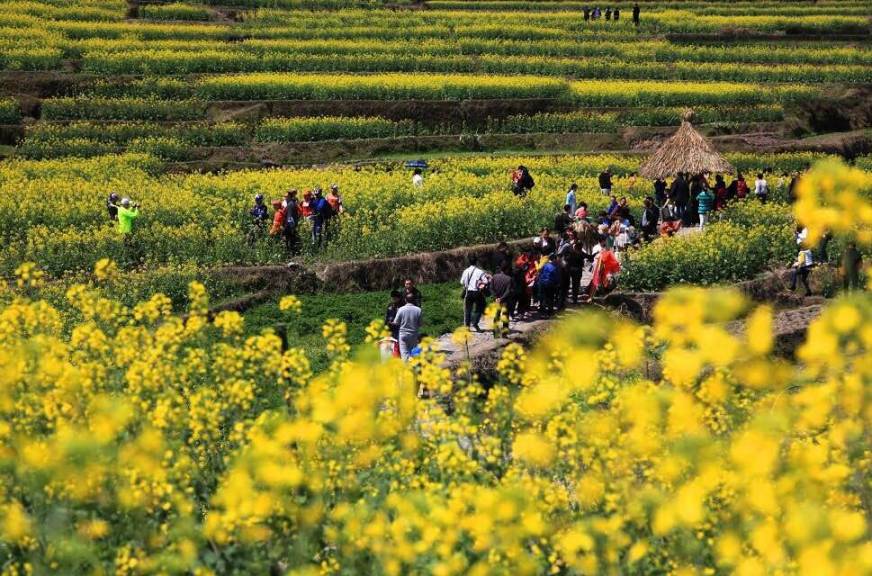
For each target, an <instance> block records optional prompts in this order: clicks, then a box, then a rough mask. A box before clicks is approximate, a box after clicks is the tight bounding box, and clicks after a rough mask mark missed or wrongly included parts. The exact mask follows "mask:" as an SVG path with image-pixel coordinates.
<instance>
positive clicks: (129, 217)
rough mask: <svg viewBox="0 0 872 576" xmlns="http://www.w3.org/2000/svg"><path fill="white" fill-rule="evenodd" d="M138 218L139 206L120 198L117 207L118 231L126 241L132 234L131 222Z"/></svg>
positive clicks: (128, 199)
mask: <svg viewBox="0 0 872 576" xmlns="http://www.w3.org/2000/svg"><path fill="white" fill-rule="evenodd" d="M138 217H139V204H137V203H134V202H131V201H130V198H126V197H125V198H122V199H121V205H120V206H118V231H119V232H120V233H121V235H122V236H124V238H125V239H127V238H128V237H129V236H130V235H131V234H132V233H133V222H134V221H135V220H136V219H137V218H138Z"/></svg>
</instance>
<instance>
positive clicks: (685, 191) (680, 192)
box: [669, 172, 690, 222]
mask: <svg viewBox="0 0 872 576" xmlns="http://www.w3.org/2000/svg"><path fill="white" fill-rule="evenodd" d="M669 197H670V198H672V202H673V203H674V205H675V212H676V215H677V216H678V218H679V219H680V220H681V221H682V222H684V213H685V212H687V203H688V202H690V186H689V185H688V183H687V179H686V178H685V177H684V173H682V172H679V173H678V175H677V176H676V177H675V180H673V181H672V188H670V190H669Z"/></svg>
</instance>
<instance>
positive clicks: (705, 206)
mask: <svg viewBox="0 0 872 576" xmlns="http://www.w3.org/2000/svg"><path fill="white" fill-rule="evenodd" d="M696 201H697V203H698V205H699V209H698V210H697V211H698V212H699V227H700V228H702V227H703V226H705V225H706V224H708V221H709V214H711V211H712V208H713V207H714V204H715V195H714V194H713V193H712V191H711V190H709V187H708V186H707V185H705V184H703V188H702V192H700V193H699V196H697V197H696Z"/></svg>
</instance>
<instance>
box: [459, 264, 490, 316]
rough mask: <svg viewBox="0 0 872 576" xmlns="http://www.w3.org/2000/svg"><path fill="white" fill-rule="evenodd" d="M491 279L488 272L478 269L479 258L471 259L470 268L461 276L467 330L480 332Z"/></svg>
mask: <svg viewBox="0 0 872 576" xmlns="http://www.w3.org/2000/svg"><path fill="white" fill-rule="evenodd" d="M488 283H489V278H488V274H487V272H485V271H484V270H482V269H481V268H479V267H478V258H477V257H476V256H474V255H473V256H470V257H469V266H468V267H467V268H466V270H464V271H463V274H461V276H460V285H461V286H462V287H463V291H462V292H461V295H462V296H463V325H464V326H466V327H467V328H470V329H472V330H475V331H476V332H480V331H481V329H480V328H479V326H478V323H479V322H480V321H481V315H482V314H483V313H484V304H485V291H486V290H487V288H488Z"/></svg>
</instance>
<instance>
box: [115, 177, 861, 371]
mask: <svg viewBox="0 0 872 576" xmlns="http://www.w3.org/2000/svg"><path fill="white" fill-rule="evenodd" d="M631 180H632V181H633V182H635V175H631ZM798 181H799V174H798V173H793V174H791V175H790V176H789V183H787V184H786V190H784V192H786V199H787V200H788V201H789V202H793V201H794V200H795V192H796V186H797V183H798ZM784 182H785V180H784V179H782V180H781V181H779V183H778V185H777V188H779V189H783V188H784ZM423 183H424V177H423V172H422V170H421V169H420V168H416V169H415V170H414V173H413V175H412V185H413V186H414V187H416V188H420V187H422V186H423ZM535 185H536V184H535V180H534V179H533V176H532V175H531V173H530V171H529V170H528V169H527V168H526V167H525V166H523V165H522V166H518V168H517V169H515V170H513V171H512V172H511V175H510V186H511V189H512V191H513V193H514V194H515V195H517V196H519V197H522V198H523V197H525V196H526V195H527V194H528V193H529V192H530V191H531V190H532V189H533V188H534V187H535ZM598 186H599V190H600V193H601V194H602V195H604V196H607V197H608V199H609V200H608V204H607V206H606V208H605V209H604V210H602V211H600V212H599V213H597V214H592V213H591V212H590V211H589V209H588V205H587V203H586V202H584V201H580V200H579V199H578V185H577V184H575V183H573V184H571V185H570V186H569V189H568V190H567V192H566V196H565V200H564V203H563V206H562V209H561V210H559V211H558V212H557V214H556V216H555V217H554V222H553V227H543V228H542V229H541V230H540V232H539V234H538V235H537V236H536V237H535V238H533V239H532V242H529V243H528V244H527V246H526V247H525V248H521V249H518V250H517V252H515V251H513V250H512V248H511V247H510V246H509V245H508V244H506V243H505V242H501V243H500V244H499V245H498V247H497V249H496V252H495V254H493V255H491V257H490V258H488V259H487V260H488V262H487V264H488V266H485V265H484V263H483V262H480V261H479V258H478V257H476V256H470V258H469V262H468V266H467V267H466V269H465V270H463V273H462V274H461V275H460V278H459V282H460V286H461V299H462V301H463V323H464V326H465V327H467V328H468V329H469V330H472V331H476V332H479V331H481V327H480V322H481V318H482V316H483V314H484V311H485V308H486V306H487V302H488V300H489V299H490V300H492V302H493V303H494V307H495V315H494V319H493V327H492V330H493V334H494V337H496V338H501V337H505V336H506V335H507V334H508V331H509V326H510V324H509V323H510V322H511V321H522V320H530V319H533V318H548V317H550V316H552V315H553V314H554V313H556V312H558V311H560V310H563V309H564V308H565V307H566V305H567V303H569V302H572V303H574V304H578V303H582V302H587V301H590V300H591V299H592V298H594V297H595V296H597V295H601V294H604V293H607V292H609V291H611V290H613V289H614V287H615V286H616V284H617V280H618V278H619V274H620V271H621V260H622V258H623V253H624V252H625V251H626V250H627V249H628V248H629V247H631V246H634V245H638V244H641V243H645V242H650V241H652V240H653V239H655V238H657V237H668V236H672V235H674V234H676V233H677V232H678V231H680V230H681V229H682V228H694V227H698V228H703V227H705V226H706V225H707V224H708V223H709V222H710V221H711V215H712V214H713V213H716V212H718V211H720V210H723V209H724V208H726V207H727V205H728V204H730V203H731V202H741V201H744V200H746V199H756V200H757V201H759V202H760V203H766V202H767V201H768V199H769V196H770V186H769V183H768V181H767V179H766V177H765V174H764V173H758V174H757V176H756V178H755V179H754V181H753V183H752V184H751V183H749V182H748V181H746V179H745V177H744V176H743V175H742V174H741V173H740V174H738V175H737V177H736V178H735V179H733V180H732V181H731V182H730V184H729V185H727V184H726V183H725V181H724V178H723V177H722V176H721V175H715V177H714V181H713V182H710V179H709V177H707V176H706V175H689V174H682V173H679V174H678V175H677V176H676V177H675V178H674V180H672V181H671V182H667V181H666V180H664V179H657V180H655V181H654V183H653V190H652V192H653V193H652V195H650V196H647V197H646V198H645V199H644V201H643V205H642V207H641V210H639V211H638V212H634V211H633V210H632V209H631V207H630V204H629V201H628V199H627V198H626V197H620V198H619V197H617V196H616V195H614V194H613V193H612V189H613V183H612V172H611V170H610V169H608V168H607V169H605V170H603V172H601V173H600V174H599V177H598ZM270 206H271V208H272V211H271V210H270ZM270 206H268V205H267V203H266V202H265V199H264V196H263V194H257V195H256V196H255V197H254V205H253V206H252V208H251V209H250V210H249V212H248V218H249V230H248V236H247V239H248V241H249V242H250V243H251V244H254V243H256V242H258V241H259V240H260V239H261V238H265V237H270V238H274V239H275V240H276V241H277V242H280V243H281V244H282V245H283V246H284V248H285V250H286V252H287V253H288V254H290V255H294V254H299V253H300V251H301V247H302V241H301V239H300V224H301V222H302V221H303V220H304V219H305V220H306V221H308V223H309V230H310V234H311V238H310V242H311V247H312V250H313V251H316V250H319V249H320V248H322V247H323V246H324V245H325V244H326V243H327V242H329V239H330V237H331V236H332V235H333V234H334V233H335V232H336V230H337V229H338V227H339V221H340V218H339V216H340V215H341V214H343V212H344V208H343V205H342V197H341V195H340V193H339V187H338V186H337V185H336V184H333V185H331V186H330V188H329V192H328V193H327V194H326V195H324V194H323V192H322V190H321V188H320V187H319V186H315V187H314V188H312V189H311V190H306V191H305V192H304V193H303V195H302V198H298V191H297V190H295V189H291V190H288V191H287V192H286V194H285V196H284V198H281V199H275V200H272V201H271V203H270ZM106 207H107V212H108V216H109V219H110V220H111V221H114V222H116V223H117V228H118V231H119V233H120V234H121V235H122V236H123V237H124V242H125V245H126V246H127V245H131V244H132V243H131V242H130V239H131V238H132V236H133V229H134V224H135V222H136V220H137V218H138V217H139V209H140V205H139V203H137V202H134V201H132V200H131V199H130V198H127V197H124V198H120V197H119V195H118V194H117V193H114V192H113V193H111V194H110V195H109V197H108V199H107V201H106ZM806 235H807V232H806V230H805V228H803V227H802V226H798V227H797V229H796V244H797V257H796V260H795V261H794V262H793V264H792V273H791V281H790V289H791V290H795V289H796V288H797V284H801V285H802V286H803V287H804V289H805V291H806V294H807V295H808V294H811V288H810V286H809V283H808V277H809V274H810V271H811V269H812V268H813V266H815V264H816V263H817V262H821V261H822V262H826V261H828V256H827V253H826V251H827V242H828V241H829V239H830V236H829V235H825V236H824V238H823V239H822V240H821V243H820V244H819V245H818V247H817V254H815V251H813V250H811V249H810V248H808V247H807V246H806V245H805V239H806ZM842 267H843V272H844V274H843V278H844V288H845V289H846V290H848V289H857V288H859V287H860V270H861V269H862V257H861V255H860V252H859V251H858V250H857V248H856V245H853V244H849V245H848V246H847V247H846V248H845V250H844V253H843V255H842ZM586 273H587V274H589V275H588V276H587V278H586V281H585V282H583V281H582V279H583V278H585V276H586ZM384 320H385V325H386V326H387V327H388V328H389V329H390V331H391V340H390V342H391V350H390V353H391V354H393V355H396V356H400V357H402V358H403V359H404V360H408V359H409V358H410V357H411V356H413V355H415V354H416V353H417V351H419V350H420V349H419V347H418V343H419V341H420V337H421V335H420V331H421V324H422V297H421V292H420V291H419V290H418V288H417V287H415V284H414V282H413V281H412V280H411V279H406V280H405V282H404V285H403V286H402V288H400V289H397V290H393V291H392V292H391V302H390V304H389V305H388V308H387V311H386V313H385V318H384Z"/></svg>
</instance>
